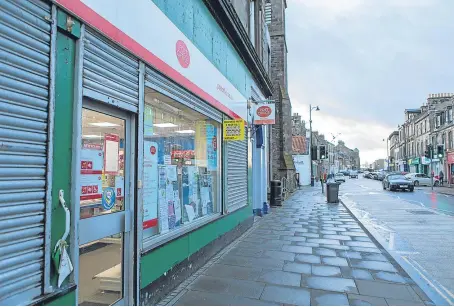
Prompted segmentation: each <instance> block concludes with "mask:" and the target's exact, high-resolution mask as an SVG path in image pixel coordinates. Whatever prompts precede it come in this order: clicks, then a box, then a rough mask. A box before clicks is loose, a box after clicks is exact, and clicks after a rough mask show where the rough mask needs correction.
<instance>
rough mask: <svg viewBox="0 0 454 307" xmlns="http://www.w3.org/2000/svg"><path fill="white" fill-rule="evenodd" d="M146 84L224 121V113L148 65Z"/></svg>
mask: <svg viewBox="0 0 454 307" xmlns="http://www.w3.org/2000/svg"><path fill="white" fill-rule="evenodd" d="M145 86H147V87H150V88H152V89H154V90H155V91H158V92H160V93H161V94H164V95H166V96H168V97H170V98H172V99H174V100H175V101H178V102H179V103H181V104H184V105H186V106H188V107H189V108H191V109H193V110H195V111H197V112H199V113H202V114H204V115H206V116H208V117H209V118H211V119H213V120H216V121H218V122H220V123H221V122H222V113H221V112H220V111H218V110H216V109H215V108H213V107H212V106H210V105H208V104H207V103H206V102H205V101H203V100H202V99H200V98H198V97H197V96H195V95H194V94H192V93H191V92H189V91H188V90H186V89H184V88H183V87H181V86H179V85H177V84H176V83H174V82H173V81H171V80H170V79H168V78H166V77H165V76H163V75H161V74H160V73H158V72H156V71H154V70H153V69H152V68H150V67H147V68H146V71H145Z"/></svg>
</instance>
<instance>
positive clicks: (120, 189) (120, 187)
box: [115, 176, 125, 199]
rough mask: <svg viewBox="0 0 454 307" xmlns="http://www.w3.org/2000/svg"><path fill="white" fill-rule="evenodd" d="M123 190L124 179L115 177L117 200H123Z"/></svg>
mask: <svg viewBox="0 0 454 307" xmlns="http://www.w3.org/2000/svg"><path fill="white" fill-rule="evenodd" d="M124 189H125V177H123V176H115V194H116V198H117V199H123V196H124V195H123V193H124Z"/></svg>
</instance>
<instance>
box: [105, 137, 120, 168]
mask: <svg viewBox="0 0 454 307" xmlns="http://www.w3.org/2000/svg"><path fill="white" fill-rule="evenodd" d="M119 150H120V137H119V136H118V135H116V134H106V135H105V136H104V172H105V173H106V174H111V175H116V174H117V173H118V166H119Z"/></svg>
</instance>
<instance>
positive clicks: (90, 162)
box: [80, 148, 104, 175]
mask: <svg viewBox="0 0 454 307" xmlns="http://www.w3.org/2000/svg"><path fill="white" fill-rule="evenodd" d="M103 167H104V153H103V151H102V150H99V149H87V148H82V150H81V151H80V173H81V174H82V175H89V174H96V175H101V174H102V170H103Z"/></svg>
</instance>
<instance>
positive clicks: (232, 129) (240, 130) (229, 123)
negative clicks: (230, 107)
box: [223, 119, 244, 141]
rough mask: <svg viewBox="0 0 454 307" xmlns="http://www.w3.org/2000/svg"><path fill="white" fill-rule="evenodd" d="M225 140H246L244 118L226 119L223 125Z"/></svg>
mask: <svg viewBox="0 0 454 307" xmlns="http://www.w3.org/2000/svg"><path fill="white" fill-rule="evenodd" d="M223 131H224V141H243V140H244V120H242V119H237V120H225V121H224V125H223Z"/></svg>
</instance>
